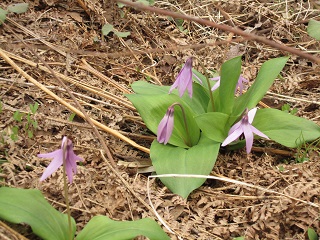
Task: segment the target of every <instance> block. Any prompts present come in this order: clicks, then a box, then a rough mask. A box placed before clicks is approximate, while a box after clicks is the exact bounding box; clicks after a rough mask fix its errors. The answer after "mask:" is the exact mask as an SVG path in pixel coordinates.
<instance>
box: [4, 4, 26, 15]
mask: <svg viewBox="0 0 320 240" xmlns="http://www.w3.org/2000/svg"><path fill="white" fill-rule="evenodd" d="M28 7H29V4H28V3H16V4H11V5H9V6H8V7H7V9H8V11H9V12H14V13H24V12H26V11H27V10H28Z"/></svg>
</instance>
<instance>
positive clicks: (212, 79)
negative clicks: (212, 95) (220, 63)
mask: <svg viewBox="0 0 320 240" xmlns="http://www.w3.org/2000/svg"><path fill="white" fill-rule="evenodd" d="M209 79H210V80H211V81H217V82H216V84H215V85H213V87H212V88H211V91H212V92H213V91H214V90H216V89H217V88H218V87H220V76H218V77H214V78H209Z"/></svg>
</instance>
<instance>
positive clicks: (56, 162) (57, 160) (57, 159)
mask: <svg viewBox="0 0 320 240" xmlns="http://www.w3.org/2000/svg"><path fill="white" fill-rule="evenodd" d="M54 153H55V156H54V159H53V160H52V161H51V163H50V164H49V166H48V167H47V168H46V170H45V171H44V173H43V174H42V176H41V178H40V181H43V180H45V179H46V178H47V177H49V176H51V175H52V174H53V173H54V172H55V171H57V170H58V168H59V167H60V166H61V165H62V164H63V160H62V159H63V158H62V157H63V151H62V149H60V150H56V151H54ZM49 154H50V153H48V154H39V155H49ZM39 155H38V156H39Z"/></svg>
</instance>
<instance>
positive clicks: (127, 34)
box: [113, 31, 130, 38]
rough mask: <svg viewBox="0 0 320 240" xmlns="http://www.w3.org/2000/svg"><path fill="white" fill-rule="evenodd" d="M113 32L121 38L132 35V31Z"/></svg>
mask: <svg viewBox="0 0 320 240" xmlns="http://www.w3.org/2000/svg"><path fill="white" fill-rule="evenodd" d="M113 32H114V34H115V35H117V36H118V37H121V38H124V37H128V36H129V35H130V32H118V31H113Z"/></svg>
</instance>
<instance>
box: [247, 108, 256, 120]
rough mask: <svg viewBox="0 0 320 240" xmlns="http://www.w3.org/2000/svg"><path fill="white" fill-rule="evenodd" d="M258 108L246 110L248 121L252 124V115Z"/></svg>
mask: <svg viewBox="0 0 320 240" xmlns="http://www.w3.org/2000/svg"><path fill="white" fill-rule="evenodd" d="M257 110H258V108H252V109H251V110H250V111H249V112H248V121H249V123H250V124H252V122H253V119H254V116H255V115H256V112H257Z"/></svg>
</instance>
